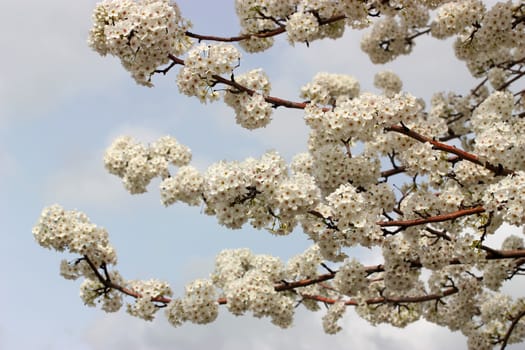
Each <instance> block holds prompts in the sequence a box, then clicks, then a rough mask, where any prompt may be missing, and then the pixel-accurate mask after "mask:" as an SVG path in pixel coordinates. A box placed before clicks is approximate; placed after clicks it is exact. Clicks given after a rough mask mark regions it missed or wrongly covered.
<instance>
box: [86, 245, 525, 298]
mask: <svg viewBox="0 0 525 350" xmlns="http://www.w3.org/2000/svg"><path fill="white" fill-rule="evenodd" d="M482 248H483V247H482ZM488 250H489V252H488V253H487V255H486V257H485V259H486V260H500V259H517V258H525V249H517V250H494V249H488ZM83 259H84V260H86V262H87V263H88V265H89V267H90V268H91V270H92V271H93V273H94V274H95V275H96V277H97V279H98V280H99V282H100V283H101V284H102V285H103V286H104V287H105V288H108V289H115V290H118V291H119V292H121V293H123V294H125V295H127V296H130V297H133V298H135V299H137V298H141V297H142V295H141V294H140V293H138V292H135V291H134V290H131V289H129V288H126V287H124V286H121V285H119V284H117V283H114V282H112V281H111V280H110V279H109V277H104V276H102V274H101V273H100V272H99V271H98V269H97V267H96V266H95V265H94V264H93V262H92V261H91V260H90V259H89V257H88V256H84V257H83ZM520 261H521V264H523V263H525V261H524V260H523V259H520ZM449 264H450V265H460V264H462V262H461V261H460V260H459V259H452V260H451V261H450V262H449ZM410 266H411V267H412V268H421V267H422V265H421V263H420V262H419V261H413V262H411V264H410ZM364 270H365V273H366V275H367V276H369V275H371V274H373V273H378V272H383V271H384V270H385V268H384V265H383V264H379V265H371V266H365V267H364ZM336 274H337V271H332V272H330V273H326V274H323V275H319V276H317V277H315V278H307V279H302V280H299V281H294V282H281V283H278V284H275V286H274V290H275V291H276V292H283V291H288V290H294V289H296V288H301V287H306V286H309V285H313V284H318V283H321V282H324V281H328V280H331V279H333V278H335V276H336ZM452 289H455V287H454V288H451V289H450V290H448V292H446V291H445V292H443V294H440V295H441V296H442V297H443V296H448V295H450V294H453V293H456V292H457V290H456V291H452ZM447 293H448V294H447ZM301 295H302V296H303V297H306V298H308V299H314V300H318V301H322V302H325V303H328V304H333V303H334V302H336V300H333V299H326V298H324V297H321V296H311V295H303V294H301ZM433 299H435V298H434V297H432V295H425V296H420V297H403V298H401V297H399V298H398V297H396V298H392V297H389V298H385V297H381V298H373V299H369V300H367V301H366V302H367V303H368V304H377V303H383V302H395V303H400V302H408V303H415V302H423V301H428V300H433ZM171 300H172V299H171V298H168V297H164V296H157V297H153V298H151V301H153V302H159V303H162V304H168V303H169V302H170V301H171ZM227 302H228V301H227V299H226V298H219V299H217V303H219V304H221V305H223V304H226V303H227ZM346 304H347V305H357V302H355V301H352V300H351V301H349V302H347V303H346Z"/></svg>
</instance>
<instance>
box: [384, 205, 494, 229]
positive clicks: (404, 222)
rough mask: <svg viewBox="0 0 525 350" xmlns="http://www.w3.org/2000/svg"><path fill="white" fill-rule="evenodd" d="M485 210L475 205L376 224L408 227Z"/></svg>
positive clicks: (452, 218)
mask: <svg viewBox="0 0 525 350" xmlns="http://www.w3.org/2000/svg"><path fill="white" fill-rule="evenodd" d="M484 211H485V208H483V207H482V206H477V207H474V208H468V209H460V210H457V211H455V212H452V213H447V214H441V215H435V216H431V217H428V218H421V219H413V220H390V221H380V222H378V223H377V224H378V225H379V226H381V227H389V226H399V227H410V226H417V225H423V224H429V223H432V222H443V221H448V220H454V219H457V218H459V217H462V216H467V215H473V214H480V213H483V212H484Z"/></svg>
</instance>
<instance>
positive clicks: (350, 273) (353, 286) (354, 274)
mask: <svg viewBox="0 0 525 350" xmlns="http://www.w3.org/2000/svg"><path fill="white" fill-rule="evenodd" d="M334 286H335V287H336V288H337V290H338V291H339V292H341V293H342V294H346V295H356V294H357V293H358V292H360V291H362V290H364V289H366V288H367V287H368V280H367V279H366V271H365V268H364V266H363V264H361V263H360V262H359V261H357V260H356V259H346V260H345V261H344V263H343V264H342V265H341V266H340V267H339V270H338V271H337V275H336V276H335V279H334Z"/></svg>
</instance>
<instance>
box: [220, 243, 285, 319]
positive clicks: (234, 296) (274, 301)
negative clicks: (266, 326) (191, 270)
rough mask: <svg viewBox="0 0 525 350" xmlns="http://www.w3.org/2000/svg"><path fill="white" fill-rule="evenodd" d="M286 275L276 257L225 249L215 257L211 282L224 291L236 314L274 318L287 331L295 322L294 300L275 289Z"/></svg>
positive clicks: (229, 307) (230, 308) (228, 305)
mask: <svg viewBox="0 0 525 350" xmlns="http://www.w3.org/2000/svg"><path fill="white" fill-rule="evenodd" d="M283 273H284V266H283V264H282V262H281V261H280V260H279V259H277V258H275V257H272V256H267V255H254V254H252V253H251V252H250V251H249V250H247V249H237V250H225V251H222V252H221V253H220V254H219V255H218V256H217V258H216V261H215V273H214V274H213V275H212V280H213V281H214V284H215V285H217V286H218V287H219V288H221V289H222V290H223V291H224V296H225V297H226V299H227V300H228V303H227V308H228V310H229V311H230V312H232V313H233V314H235V315H242V314H244V313H245V312H246V311H251V312H252V313H253V315H254V316H255V317H271V319H272V323H274V324H276V325H277V326H279V327H282V328H287V327H289V326H290V325H291V323H292V318H293V314H294V307H293V303H294V298H293V297H292V296H289V295H287V294H286V293H280V292H277V291H276V290H275V289H274V283H275V282H277V281H279V280H280V279H281V278H282V276H283Z"/></svg>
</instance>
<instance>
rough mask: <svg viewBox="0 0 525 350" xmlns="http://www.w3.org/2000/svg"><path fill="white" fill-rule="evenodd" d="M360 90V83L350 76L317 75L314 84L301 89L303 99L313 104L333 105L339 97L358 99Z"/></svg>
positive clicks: (311, 83)
mask: <svg viewBox="0 0 525 350" xmlns="http://www.w3.org/2000/svg"><path fill="white" fill-rule="evenodd" d="M359 89H360V88H359V82H358V81H357V80H356V79H355V78H354V77H352V76H350V75H343V74H330V73H317V74H316V75H315V76H314V79H313V80H312V82H310V83H308V84H306V85H305V86H303V87H302V88H301V97H303V98H306V99H308V100H310V102H312V103H319V104H325V105H327V104H332V105H333V104H335V102H336V100H337V99H338V98H339V97H347V98H349V99H351V98H354V97H357V96H358V95H359Z"/></svg>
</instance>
